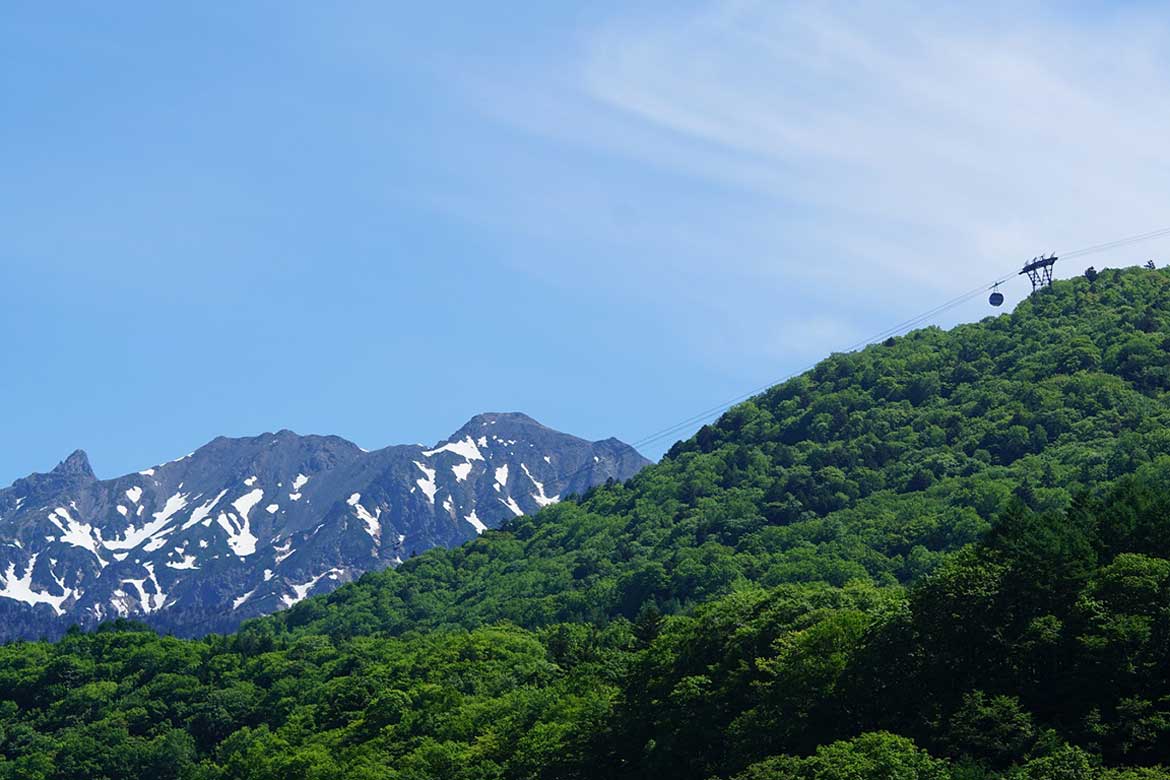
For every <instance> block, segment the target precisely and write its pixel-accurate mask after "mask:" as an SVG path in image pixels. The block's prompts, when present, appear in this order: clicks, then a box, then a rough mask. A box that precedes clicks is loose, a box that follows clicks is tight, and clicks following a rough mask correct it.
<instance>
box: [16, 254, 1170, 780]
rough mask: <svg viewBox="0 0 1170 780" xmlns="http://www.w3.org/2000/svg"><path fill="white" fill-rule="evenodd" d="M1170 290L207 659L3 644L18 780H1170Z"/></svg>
mask: <svg viewBox="0 0 1170 780" xmlns="http://www.w3.org/2000/svg"><path fill="white" fill-rule="evenodd" d="M1163 764H1164V765H1166V766H1167V767H1170V273H1167V272H1165V271H1152V270H1146V269H1125V270H1106V271H1102V272H1101V273H1100V274H1099V275H1097V276H1096V278H1095V279H1094V280H1093V281H1092V282H1090V281H1089V280H1088V279H1086V278H1083V277H1078V278H1076V279H1072V280H1068V281H1059V282H1057V283H1056V284H1055V285H1054V286H1053V287H1052V288H1051V289H1046V290H1041V291H1040V292H1038V293H1036V294H1034V295H1032V296H1031V297H1029V298H1028V299H1026V300H1024V301H1022V302H1021V303H1020V304H1019V305H1018V306H1017V308H1016V309H1015V311H1014V312H1012V313H1010V314H1004V315H1000V316H996V317H989V318H987V319H985V320H983V321H981V322H978V323H972V324H967V325H962V326H959V327H956V328H954V329H952V330H949V331H943V330H940V329H937V328H927V329H924V330H919V331H915V332H912V333H910V334H908V335H906V336H903V337H898V338H895V339H890V340H887V341H886V342H884V343H879V344H874V345H872V346H869V347H867V348H865V349H863V350H861V351H858V352H854V353H849V354H836V355H833V356H831V357H829V358H827V359H826V360H824V361H822V362H821V363H820V364H819V365H818V366H817V367H816V368H814V369H813V370H811V371H810V372H808V373H806V374H804V375H802V376H799V377H797V378H795V379H793V380H791V381H788V382H786V383H784V384H781V385H778V386H775V387H773V388H771V389H770V390H768V391H767V392H765V393H763V394H762V395H760V396H757V397H755V398H753V399H752V400H750V401H748V402H746V403H743V404H740V405H738V406H736V407H734V408H732V409H731V410H730V411H729V412H727V413H726V414H724V415H723V416H722V417H721V418H720V419H719V420H718V421H717V422H715V423H713V424H711V425H708V426H705V427H703V428H702V429H701V430H699V431H698V433H697V434H696V435H695V436H694V437H692V438H691V439H689V440H686V441H682V442H679V443H677V444H675V445H674V446H673V447H672V448H671V449H670V451H669V452H668V454H667V455H666V456H665V457H664V458H663V460H662V461H661V462H660V463H658V464H656V465H654V466H650V467H648V468H647V469H645V470H644V471H642V472H641V473H640V474H638V475H637V476H636V477H634V478H633V479H631V480H629V481H628V482H626V483H625V484H610V485H605V486H602V487H599V488H596V489H594V490H592V491H590V492H589V493H588V494H586V495H583V496H578V497H575V498H572V499H570V500H567V501H564V502H562V503H560V504H557V505H554V506H550V507H548V508H546V509H544V510H543V511H541V512H540V513H539V514H537V515H535V516H531V517H521V518H517V519H516V520H514V521H512V522H510V524H509V525H507V526H506V527H504V528H502V529H500V530H498V531H489V532H487V533H485V534H483V535H482V536H481V537H480V538H479V539H477V540H475V541H473V542H471V543H468V544H466V545H464V546H463V547H460V548H458V549H454V550H431V551H429V552H427V553H424V554H422V555H419V556H417V557H414V558H412V559H411V560H409V561H407V562H406V563H404V564H403V565H401V566H400V567H398V568H396V569H393V570H387V571H383V572H379V573H373V574H368V575H366V576H364V577H362V578H361V579H360V580H359V581H358V582H355V583H352V584H350V585H347V586H344V587H343V588H341V589H339V590H337V591H335V592H334V593H332V594H330V595H328V596H324V597H318V598H313V599H308V600H306V601H304V602H301V603H299V604H297V605H296V606H294V607H293V608H291V609H289V610H287V611H286V612H282V613H278V614H276V615H272V616H270V617H266V618H260V619H257V620H254V621H251V622H249V623H246V624H245V625H244V626H243V628H242V629H241V630H240V631H239V632H238V633H236V634H233V635H230V636H209V637H207V638H204V639H201V640H180V639H176V638H173V637H165V636H159V635H157V634H155V633H153V632H152V631H150V630H149V629H147V628H145V627H143V626H140V625H136V624H133V623H127V622H113V623H108V624H104V625H102V626H101V627H100V628H99V629H97V630H96V631H93V632H90V633H85V632H81V631H76V630H74V631H71V632H70V633H69V634H68V635H67V636H66V637H65V638H64V639H63V640H61V641H59V642H55V643H48V642H20V643H14V644H10V645H6V646H2V647H0V778H3V779H5V780H7V779H9V778H10V779H11V780H40V779H42V778H44V779H49V778H52V779H53V780H100V779H102V778H110V779H111V780H113V779H115V778H153V779H155V780H167V779H169V778H176V779H178V778H182V779H183V780H196V779H198V780H221V779H223V780H226V779H227V778H241V779H243V778H246V779H247V780H269V779H271V780H276V779H278V778H279V779H281V780H334V779H335V778H346V779H352V780H357V779H359V778H362V779H365V778H370V779H372V780H408V779H409V780H421V779H423V778H445V779H446V778H449V779H451V780H495V779H496V778H500V779H503V778H508V779H514V780H521V779H525V780H527V779H533V778H547V779H549V780H553V779H560V778H565V779H570V780H584V779H586V778H618V779H624V778H630V779H632V778H678V779H679V780H688V779H693V780H870V779H878V778H881V779H888V780H903V779H905V780H993V779H998V778H1003V779H1005V780H1023V779H1025V778H1028V779H1032V780H1089V779H1092V780H1139V779H1141V780H1145V779H1147V778H1160V777H1170V768H1167V769H1160V768H1159V765H1163Z"/></svg>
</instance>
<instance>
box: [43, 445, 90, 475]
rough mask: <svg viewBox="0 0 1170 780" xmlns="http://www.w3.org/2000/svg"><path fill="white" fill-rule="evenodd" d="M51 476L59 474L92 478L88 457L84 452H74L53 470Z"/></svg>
mask: <svg viewBox="0 0 1170 780" xmlns="http://www.w3.org/2000/svg"><path fill="white" fill-rule="evenodd" d="M50 473H52V474H61V475H67V476H78V477H94V473H93V468H92V467H91V466H90V465H89V456H88V455H86V454H85V450H74V451H73V452H72V453H70V455H69V457H68V458H66V459H65V460H63V461H61V462H60V463H58V464H57V465H56V467H54V468H53V470H52V472H50Z"/></svg>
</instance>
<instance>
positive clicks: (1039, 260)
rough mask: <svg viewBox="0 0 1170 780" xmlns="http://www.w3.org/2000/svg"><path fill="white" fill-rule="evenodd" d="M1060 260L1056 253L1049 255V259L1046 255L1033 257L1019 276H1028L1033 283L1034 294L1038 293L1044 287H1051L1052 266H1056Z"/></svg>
mask: <svg viewBox="0 0 1170 780" xmlns="http://www.w3.org/2000/svg"><path fill="white" fill-rule="evenodd" d="M1058 259H1059V258H1058V257H1057V256H1056V254H1055V253H1053V254H1051V255H1049V256H1048V257H1045V256H1044V255H1041V256H1040V257H1033V258H1032V259H1031V260H1030V261H1028V263H1027V264H1026V265H1025V266H1024V270H1022V271H1020V273H1019V275H1020V276H1023V275H1024V274H1027V275H1028V278H1029V279H1030V280H1031V281H1032V292H1036V291H1037V290H1039V289H1041V288H1044V287H1051V286H1052V266H1053V265H1055V264H1056V261H1057V260H1058Z"/></svg>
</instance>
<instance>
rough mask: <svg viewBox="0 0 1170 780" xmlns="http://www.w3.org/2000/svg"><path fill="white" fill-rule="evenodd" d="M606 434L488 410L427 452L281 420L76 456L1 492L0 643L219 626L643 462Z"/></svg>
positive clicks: (451, 540) (460, 537)
mask: <svg viewBox="0 0 1170 780" xmlns="http://www.w3.org/2000/svg"><path fill="white" fill-rule="evenodd" d="M473 434H476V435H474V436H473ZM615 442H616V440H602V441H599V442H588V441H586V440H584V439H580V438H578V437H575V436H570V435H568V434H562V433H560V432H558V431H555V430H553V429H551V428H548V427H546V426H544V425H542V424H540V423H539V422H537V421H536V420H534V419H533V418H531V417H529V416H527V415H523V414H519V413H484V414H480V415H476V416H475V417H473V418H471V419H470V420H469V421H468V422H467V423H465V424H464V425H463V426H461V427H460V428H459V430H458V431H456V433H454V434H453V435H452V436H450V437H448V438H447V439H442V440H440V441H438V442H436V443H435V445H434V446H433V447H431V448H426V447H424V446H423V445H389V446H387V447H383V448H381V449H378V450H373V451H366V450H363V449H362V448H361V447H359V446H357V445H356V444H354V443H353V442H350V441H348V440H346V439H344V438H342V437H339V436H332V435H319V434H308V435H300V434H297V433H295V432H293V431H291V430H289V429H281V430H279V431H276V432H265V433H262V434H258V435H255V436H243V437H227V436H217V437H215V438H214V439H212V440H211V441H209V442H207V443H206V444H204V445H203V446H201V447H199V448H197V449H196V450H195V451H194V452H192V453H189V454H187V455H184V456H182V457H180V458H176V459H174V460H172V461H169V462H166V463H161V464H155V465H153V466H150V467H148V468H145V469H142V470H141V471H137V472H133V473H130V474H124V475H120V476H116V477H112V478H110V479H106V480H100V479H98V478H97V477H96V475H95V474H94V472H93V469H92V466H91V465H90V462H89V459H88V456H87V455H86V453H85V452H84V451H83V450H80V449H79V450H75V451H74V452H73V453H71V454H70V455H69V456H68V457H66V458H65V459H64V460H62V461H61V462H60V463H58V464H57V465H56V466H55V467H54V468H53V469H52V470H50V471H48V472H44V473H34V474H30V475H29V476H27V477H24V478H21V479H18V480H16V481H15V482H14V483H13V485H12V486H11V487H10V488H7V489H5V490H0V523H2V525H0V615H5V616H6V618H7V620H8V622H9V624H10V625H13V626H15V628H11V629H9V630H8V632H7V633H5V631H4V630H0V636H4V637H6V638H13V637H17V636H26V637H27V636H34V635H36V634H35V631H36V630H46V631H47V632H48V633H52V632H53V631H57V632H59V631H60V630H62V624H63V623H65V622H67V620H68V618H69V617H73V618H75V619H78V621H79V622H80V623H81V624H82V625H91V624H94V623H96V622H100V621H101V620H103V619H106V618H109V617H138V618H141V619H145V620H146V621H147V622H149V623H151V624H152V625H157V626H158V627H160V628H161V629H165V630H169V631H174V632H176V633H180V634H191V633H198V632H199V631H202V630H225V629H228V628H231V627H233V626H234V625H235V624H237V623H238V622H239V621H240V620H242V619H245V618H247V617H254V616H256V615H258V614H265V613H266V612H270V611H274V610H275V609H278V608H283V607H287V606H291V605H292V604H294V603H296V602H297V601H299V600H301V599H302V598H304V597H306V596H307V595H308V594H309V593H310V592H324V591H326V590H329V589H331V588H332V587H336V585H338V584H341V583H343V582H348V581H350V580H352V579H354V578H356V577H357V576H360V575H361V574H362V573H364V572H365V571H367V570H369V569H371V568H379V567H381V566H386V565H398V564H399V563H401V562H402V561H403V560H404V559H405V558H407V557H409V556H410V555H412V554H417V553H418V552H421V551H423V550H425V549H428V548H430V547H432V546H435V545H443V546H449V545H452V544H457V543H460V542H462V541H465V540H466V539H468V538H471V537H472V536H474V535H475V534H477V533H482V532H483V531H484V530H486V529H487V528H490V527H495V526H497V525H499V524H500V523H502V522H503V521H504V520H505V519H507V518H508V517H512V516H515V515H518V514H521V513H523V512H525V511H536V510H537V509H539V508H540V507H542V506H544V505H547V504H548V503H552V502H554V501H556V500H559V498H560V497H561V496H562V495H564V494H567V493H570V492H579V491H581V490H584V489H587V488H588V487H590V486H591V485H593V484H596V483H597V482H598V481H605V480H606V479H610V478H615V479H624V478H626V477H628V476H630V475H632V473H634V472H635V471H637V470H638V469H639V468H641V466H643V465H645V463H647V462H648V461H646V460H645V459H643V458H642V457H641V456H640V455H638V454H637V453H636V452H635V451H634V450H633V449H632V448H630V447H628V446H627V445H624V444H621V443H620V442H617V443H615ZM489 466H490V468H489ZM546 487H547V490H548V492H547V493H546ZM42 554H43V557H41V556H42ZM260 560H263V561H264V563H263V564H254V563H253V562H255V561H260ZM245 563H246V564H248V565H247V566H245V567H243V569H241V566H240V564H245ZM197 571H198V572H199V573H198V574H196V573H195V572H197ZM110 578H113V579H114V582H113V583H112V584H110V585H104V584H101V583H102V582H103V580H105V581H108V580H110ZM127 585H128V586H129V587H126V586H127ZM245 585H246V587H245ZM176 586H177V587H176ZM233 590H234V591H236V592H234V593H232V591H233ZM14 602H15V603H19V604H20V606H16V605H15V604H14ZM28 611H32V612H34V613H39V614H40V619H34V616H31V615H29V614H27V612H28ZM48 611H51V612H52V613H54V614H53V615H52V617H51V618H48V619H46V612H48ZM225 613H226V614H225ZM29 626H34V627H35V628H31V629H30V628H29Z"/></svg>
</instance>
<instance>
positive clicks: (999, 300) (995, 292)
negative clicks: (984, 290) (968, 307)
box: [987, 284, 1003, 306]
mask: <svg viewBox="0 0 1170 780" xmlns="http://www.w3.org/2000/svg"><path fill="white" fill-rule="evenodd" d="M987 302H988V303H990V304H991V305H992V306H1003V293H1001V292H1000V291H999V285H998V284H997V285H995V287H994V288H992V290H991V296H990V297H988V299H987Z"/></svg>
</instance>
